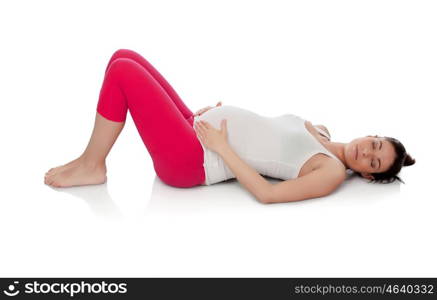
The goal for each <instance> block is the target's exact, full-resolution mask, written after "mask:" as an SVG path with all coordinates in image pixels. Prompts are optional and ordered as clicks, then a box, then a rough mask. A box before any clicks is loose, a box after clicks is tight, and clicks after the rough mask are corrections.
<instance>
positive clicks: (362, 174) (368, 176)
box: [361, 173, 375, 180]
mask: <svg viewBox="0 0 437 300" xmlns="http://www.w3.org/2000/svg"><path fill="white" fill-rule="evenodd" d="M361 176H363V177H364V178H366V179H369V180H374V179H375V178H374V177H373V176H372V175H370V173H361Z"/></svg>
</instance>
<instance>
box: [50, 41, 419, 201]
mask: <svg viewBox="0 0 437 300" xmlns="http://www.w3.org/2000/svg"><path fill="white" fill-rule="evenodd" d="M128 111H129V112H130V114H131V116H132V119H133V121H134V123H135V126H136V128H137V129H138V132H139V134H140V136H141V139H142V140H143V142H144V144H145V146H146V148H147V150H148V152H149V154H150V156H151V158H152V160H153V166H154V169H155V172H156V174H157V175H158V177H159V178H160V179H161V180H162V181H163V182H165V183H166V184H168V185H171V186H174V187H181V188H187V187H193V186H198V185H211V184H214V183H217V182H222V181H226V180H229V179H232V178H236V179H237V180H238V181H239V182H240V183H241V184H242V185H243V186H244V187H245V188H246V189H247V190H248V191H249V192H250V193H252V194H253V195H254V196H255V198H256V199H257V200H259V201H260V202H261V203H277V202H290V201H298V200H304V199H309V198H316V197H321V196H325V195H328V194H330V193H331V192H333V191H334V190H335V189H336V188H337V187H338V186H339V185H340V184H341V183H342V182H343V181H344V180H345V179H346V170H347V169H351V170H353V171H354V172H356V173H357V174H359V175H360V176H361V177H364V178H367V179H370V180H372V181H377V182H384V183H387V182H392V181H394V180H396V179H398V180H400V181H402V180H401V179H400V178H399V177H398V176H397V174H398V173H399V171H400V170H401V168H402V166H409V165H412V164H414V163H415V160H414V159H413V158H411V156H410V155H409V154H407V153H406V150H405V148H404V146H403V145H402V144H401V143H400V142H399V141H398V140H397V139H394V138H391V137H380V136H366V137H360V138H357V139H354V140H352V141H350V142H349V143H339V142H332V141H331V139H330V133H329V132H328V130H327V128H326V127H325V126H323V125H313V124H312V123H311V122H309V121H307V120H305V119H303V118H301V117H299V116H297V115H293V114H284V115H281V116H277V117H265V116H261V115H259V114H256V113H253V112H251V111H248V110H245V109H242V108H238V107H235V106H231V105H221V103H220V102H219V103H218V104H217V106H216V107H209V106H208V107H206V108H204V109H201V110H199V111H198V112H196V114H193V113H192V112H191V110H190V109H189V108H188V107H187V106H186V105H185V104H184V102H183V101H182V100H181V99H180V97H179V96H178V95H177V93H176V92H175V91H174V90H173V88H172V87H171V86H170V84H169V83H168V82H167V81H166V80H165V79H164V77H163V76H162V75H161V74H160V73H159V72H158V71H157V70H156V69H155V68H154V67H153V66H152V65H151V64H150V63H149V62H148V61H147V60H146V59H145V58H144V57H142V56H141V55H139V54H138V53H136V52H134V51H132V50H127V49H120V50H118V51H116V52H115V53H114V54H113V55H112V57H111V59H110V60H109V63H108V65H107V67H106V71H105V76H104V80H103V84H102V87H101V90H100V94H99V100H98V103H97V109H96V117H95V124H94V129H93V132H92V134H91V138H90V141H89V143H88V146H87V147H86V149H85V151H84V152H83V153H82V155H80V157H78V158H77V159H75V160H73V161H71V162H69V163H67V164H65V165H62V166H59V167H56V168H52V169H50V170H49V171H48V172H47V173H46V174H45V177H44V182H45V183H46V184H47V185H50V186H53V187H71V186H79V185H91V184H101V183H104V182H106V164H105V160H106V157H107V155H108V153H109V151H110V150H111V148H112V146H113V144H114V142H115V141H116V139H117V137H118V135H119V134H120V132H121V130H122V129H123V127H124V124H125V120H126V115H127V112H128ZM262 175H265V176H269V177H273V178H277V179H282V180H283V181H281V182H279V183H276V184H272V183H270V182H269V181H268V180H266V179H265V178H264V177H263V176H262Z"/></svg>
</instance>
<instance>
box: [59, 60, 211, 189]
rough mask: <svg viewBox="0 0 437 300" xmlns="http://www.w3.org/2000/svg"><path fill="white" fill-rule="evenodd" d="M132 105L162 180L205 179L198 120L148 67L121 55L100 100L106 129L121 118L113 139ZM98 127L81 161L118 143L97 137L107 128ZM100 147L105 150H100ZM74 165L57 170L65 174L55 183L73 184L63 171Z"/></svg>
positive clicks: (181, 183) (187, 182)
mask: <svg viewBox="0 0 437 300" xmlns="http://www.w3.org/2000/svg"><path fill="white" fill-rule="evenodd" d="M127 110H129V111H130V114H131V116H132V119H133V120H134V123H135V125H136V127H137V129H138V131H139V133H140V136H141V138H142V140H143V142H144V144H145V145H146V147H147V150H148V151H149V153H150V155H151V157H152V160H153V164H154V168H155V171H156V173H157V175H158V176H159V177H160V178H161V180H163V181H164V182H166V183H167V184H169V185H173V186H176V187H191V186H195V185H199V184H201V183H203V182H204V179H205V174H204V170H203V149H202V147H201V145H200V143H199V141H198V139H197V136H196V133H195V131H194V129H193V128H192V125H190V124H189V123H188V122H187V121H186V120H185V118H184V115H183V114H182V113H181V112H180V111H179V109H178V107H177V106H176V104H175V103H174V102H173V101H172V99H171V98H170V97H169V95H168V94H167V92H166V91H165V90H164V88H163V87H162V86H161V84H160V83H159V82H158V81H157V80H156V79H155V78H154V77H153V76H152V75H151V74H150V73H149V72H148V70H146V69H145V68H144V67H143V66H141V65H140V64H138V63H137V62H135V61H133V60H132V59H127V58H118V59H115V60H114V61H112V63H111V64H110V66H109V68H108V70H107V72H106V74H105V79H104V83H103V86H102V89H101V91H100V95H99V102H98V105H97V116H96V125H98V124H99V123H101V124H100V125H101V130H100V131H102V130H105V129H108V128H109V126H110V124H113V125H114V126H117V124H114V123H119V124H118V126H119V127H118V128H112V132H113V133H114V132H115V133H116V134H112V135H111V136H112V139H108V140H111V141H112V140H113V141H115V139H116V136H117V135H118V134H117V132H118V133H119V130H121V128H122V127H123V125H124V122H125V119H126V115H127ZM96 128H97V126H96ZM96 128H95V132H93V136H92V138H91V141H90V144H89V145H88V147H87V150H86V151H85V152H86V153H87V154H86V155H85V153H84V155H82V156H81V159H78V160H79V161H86V160H85V159H84V158H89V157H90V156H89V155H91V154H90V153H95V154H96V156H95V157H94V159H96V160H101V158H102V157H103V156H105V155H106V154H107V152H109V149H110V147H111V146H112V144H111V143H106V146H101V144H100V143H98V142H97V139H98V137H100V136H101V135H102V133H100V132H99V130H96ZM103 135H104V134H103ZM99 146H101V147H102V149H100V150H98V148H97V147H99ZM96 149H97V150H96ZM105 153H106V154H105ZM99 154H100V159H99ZM73 162H74V161H73ZM71 169H74V167H70V169H67V170H65V171H63V172H58V174H55V175H54V176H56V175H59V176H57V177H58V180H57V181H56V180H55V182H54V183H55V184H57V185H58V186H71V180H70V182H68V184H65V183H62V182H61V179H64V180H65V176H64V177H62V176H61V175H62V173H66V172H67V171H68V170H70V171H71ZM52 177H53V176H52ZM51 179H52V178H51ZM52 183H53V182H52ZM73 185H75V184H73ZM55 186H56V185H55Z"/></svg>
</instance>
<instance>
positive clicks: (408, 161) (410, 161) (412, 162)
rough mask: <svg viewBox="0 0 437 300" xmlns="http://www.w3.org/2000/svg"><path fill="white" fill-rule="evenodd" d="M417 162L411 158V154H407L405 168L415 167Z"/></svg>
mask: <svg viewBox="0 0 437 300" xmlns="http://www.w3.org/2000/svg"><path fill="white" fill-rule="evenodd" d="M415 162H416V160H415V159H414V158H412V157H411V156H410V154H408V153H407V156H405V159H404V166H411V165H414V163H415Z"/></svg>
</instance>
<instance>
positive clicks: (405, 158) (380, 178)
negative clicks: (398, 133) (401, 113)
mask: <svg viewBox="0 0 437 300" xmlns="http://www.w3.org/2000/svg"><path fill="white" fill-rule="evenodd" d="M383 138H384V139H385V140H387V141H389V142H390V143H391V144H392V145H393V147H394V148H395V153H396V157H395V160H394V162H393V164H392V165H391V166H390V168H389V169H388V170H387V171H385V172H382V173H371V175H372V176H373V178H374V179H372V180H370V182H378V183H391V182H393V181H395V180H399V181H400V182H402V183H404V184H405V182H403V181H402V179H400V178H399V177H398V176H397V174H398V173H399V171H400V170H401V169H402V167H403V166H411V165H414V163H415V162H416V160H415V159H414V158H412V157H411V156H410V154H408V153H407V152H406V151H405V147H404V145H402V143H401V142H399V141H398V140H397V139H395V138H392V137H387V136H385V137H383ZM359 174H360V173H359ZM360 176H361V174H360Z"/></svg>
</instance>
